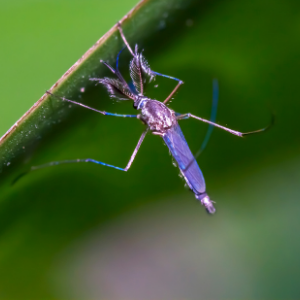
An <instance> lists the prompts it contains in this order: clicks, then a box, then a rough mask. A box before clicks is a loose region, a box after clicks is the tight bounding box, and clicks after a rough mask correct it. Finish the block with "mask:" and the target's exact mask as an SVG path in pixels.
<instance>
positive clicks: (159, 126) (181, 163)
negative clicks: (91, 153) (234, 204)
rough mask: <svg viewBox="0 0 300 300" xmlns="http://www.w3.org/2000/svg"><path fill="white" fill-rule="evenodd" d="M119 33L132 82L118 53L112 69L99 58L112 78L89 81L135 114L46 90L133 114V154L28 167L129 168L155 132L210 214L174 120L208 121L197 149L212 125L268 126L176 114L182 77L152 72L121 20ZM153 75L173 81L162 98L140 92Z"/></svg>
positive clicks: (211, 208) (211, 209)
mask: <svg viewBox="0 0 300 300" xmlns="http://www.w3.org/2000/svg"><path fill="white" fill-rule="evenodd" d="M117 27H118V30H119V33H120V35H121V38H122V40H123V42H124V43H125V45H126V48H127V49H128V50H129V52H130V53H131V55H132V59H131V61H130V64H129V70H130V77H131V79H132V83H133V86H132V85H129V84H128V83H127V82H126V81H125V79H124V78H123V76H122V75H121V73H120V71H119V68H118V64H119V56H120V53H121V51H122V50H121V51H120V52H119V54H118V55H117V59H116V68H115V69H114V68H113V67H112V66H111V65H109V64H108V63H107V62H105V61H103V60H100V62H101V63H102V64H103V65H104V66H106V67H107V68H108V69H109V70H110V71H111V72H112V73H113V74H114V75H115V77H116V78H107V77H105V78H90V80H91V81H95V82H97V83H100V84H102V85H103V86H104V87H105V88H106V89H107V92H108V94H109V96H110V98H114V99H117V100H131V101H133V107H134V108H135V109H136V110H138V111H140V113H139V114H137V115H123V114H114V113H109V112H106V111H100V110H97V109H95V108H92V107H89V106H86V105H84V104H82V103H79V102H75V101H73V100H69V99H66V98H64V97H59V96H57V95H54V94H52V93H51V92H49V91H47V93H48V94H49V95H51V96H53V97H55V98H58V99H60V100H62V101H67V102H70V103H73V104H76V105H80V106H82V107H84V108H87V109H90V110H93V111H95V112H98V113H100V114H102V115H106V116H115V117H127V118H137V119H139V120H141V121H142V122H143V123H144V124H145V125H146V129H145V130H144V132H143V133H142V135H141V137H140V139H139V141H138V143H137V145H136V147H135V149H134V151H133V154H132V155H131V157H130V160H129V162H128V164H127V166H126V167H125V168H120V167H117V166H113V165H109V164H106V163H104V162H101V161H98V160H95V159H91V158H86V159H76V160H64V161H55V162H50V163H47V164H44V165H40V166H34V167H31V170H36V169H40V168H44V167H48V166H53V165H58V164H63V163H78V162H91V163H95V164H100V165H103V166H107V167H111V168H115V169H117V170H121V171H125V172H126V171H128V170H129V168H130V167H131V165H132V162H133V161H134V159H135V157H136V155H137V152H138V150H139V149H140V146H141V144H142V142H143V140H144V138H145V136H146V134H147V133H148V132H151V133H152V134H155V135H158V136H160V137H162V139H163V140H164V142H165V143H166V145H167V146H168V148H169V150H170V152H171V154H172V156H173V157H174V159H175V160H176V162H177V165H178V168H179V170H180V172H181V174H182V176H183V178H184V180H185V181H186V183H187V185H188V187H189V188H190V190H191V191H192V192H193V193H194V194H195V197H196V199H197V200H199V201H200V203H201V204H202V205H203V206H204V207H205V209H206V211H207V212H208V213H209V214H214V213H215V211H216V209H215V207H214V205H213V201H212V200H211V199H210V197H209V196H208V194H207V193H206V186H205V180H204V177H203V174H202V172H201V170H200V168H199V166H198V163H197V161H196V159H195V158H196V157H197V156H198V155H199V152H198V153H197V154H196V155H195V156H194V155H193V154H192V152H191V150H190V148H189V146H188V144H187V142H186V140H185V138H184V135H183V133H182V131H181V129H180V126H179V124H178V121H180V120H185V119H189V118H194V119H196V120H199V121H202V122H205V123H208V124H210V127H209V131H208V133H207V136H206V138H205V140H204V143H203V144H202V147H201V150H203V148H204V147H205V145H206V143H207V140H208V138H209V136H210V134H211V129H212V126H214V127H218V128H221V129H223V130H225V131H228V132H229V133H231V134H234V135H236V136H239V137H243V136H245V135H249V134H253V133H258V132H262V131H265V130H266V129H267V128H268V127H269V126H268V127H266V128H262V129H259V130H255V131H251V132H246V133H242V132H239V131H235V130H232V129H230V128H227V127H224V126H221V125H219V124H216V123H215V122H213V121H214V119H215V117H212V118H211V120H210V121H209V120H206V119H203V118H200V117H197V116H195V115H193V114H191V113H185V114H180V113H176V112H175V111H173V110H172V109H170V108H169V107H167V104H168V102H169V101H170V100H171V98H172V97H173V95H174V94H175V93H176V92H177V90H178V89H179V87H180V86H181V85H182V84H183V81H182V80H180V79H178V78H175V77H172V76H168V75H164V74H161V73H158V72H154V71H153V70H151V69H150V66H149V64H148V62H147V60H146V59H145V58H144V56H143V54H142V52H139V50H138V45H136V46H135V49H134V51H133V50H132V48H131V47H130V45H129V43H128V42H127V40H126V38H125V35H124V33H123V30H122V27H121V24H120V23H118V24H117ZM156 76H162V77H166V78H169V79H172V80H175V81H177V85H176V86H175V88H174V89H173V91H172V92H171V93H170V95H169V96H168V97H167V98H166V99H165V100H164V101H163V102H160V101H157V100H154V99H151V98H148V97H146V96H145V95H144V86H145V84H146V83H148V82H150V81H152V80H153V79H154V78H155V77H156ZM217 93H218V89H217V82H216V81H214V93H213V94H214V96H213V98H214V101H215V102H216V101H217ZM215 114H216V105H215V109H214V108H213V115H215Z"/></svg>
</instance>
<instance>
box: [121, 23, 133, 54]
mask: <svg viewBox="0 0 300 300" xmlns="http://www.w3.org/2000/svg"><path fill="white" fill-rule="evenodd" d="M117 26H118V29H119V32H120V35H121V37H122V40H123V42H124V43H125V45H126V47H127V49H128V50H129V52H130V53H131V54H132V56H135V54H134V52H133V51H132V49H131V47H130V46H129V43H128V42H127V40H126V38H125V35H124V33H123V29H122V26H121V23H120V22H118V24H117Z"/></svg>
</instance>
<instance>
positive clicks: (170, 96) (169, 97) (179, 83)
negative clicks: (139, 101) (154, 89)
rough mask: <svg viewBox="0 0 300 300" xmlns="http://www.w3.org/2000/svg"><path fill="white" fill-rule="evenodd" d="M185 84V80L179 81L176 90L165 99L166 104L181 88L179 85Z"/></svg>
mask: <svg viewBox="0 0 300 300" xmlns="http://www.w3.org/2000/svg"><path fill="white" fill-rule="evenodd" d="M182 84H183V81H179V82H178V83H177V85H176V86H175V88H174V90H173V91H172V92H171V94H170V95H169V96H168V97H167V98H166V100H165V101H164V104H166V103H167V102H168V101H169V100H170V99H171V98H172V96H173V95H174V94H175V93H176V91H177V90H178V89H179V87H180V86H181V85H182Z"/></svg>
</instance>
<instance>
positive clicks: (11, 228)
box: [0, 0, 300, 299]
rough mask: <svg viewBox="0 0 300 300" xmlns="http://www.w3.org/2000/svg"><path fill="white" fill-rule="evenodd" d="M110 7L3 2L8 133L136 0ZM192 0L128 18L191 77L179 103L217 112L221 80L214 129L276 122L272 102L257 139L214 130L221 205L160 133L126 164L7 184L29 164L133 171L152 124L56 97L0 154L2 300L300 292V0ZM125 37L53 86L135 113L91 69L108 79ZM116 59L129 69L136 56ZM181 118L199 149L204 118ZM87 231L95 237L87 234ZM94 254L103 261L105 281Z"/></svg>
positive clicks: (152, 93)
mask: <svg viewBox="0 0 300 300" xmlns="http://www.w3.org/2000/svg"><path fill="white" fill-rule="evenodd" d="M109 2H111V3H108V2H107V1H102V3H101V1H87V2H84V3H83V2H81V1H73V2H71V1H64V2H59V1H57V2H56V1H48V2H41V3H40V2H34V1H32V2H30V1H22V2H19V3H18V2H17V1H16V2H15V3H14V4H13V3H12V4H9V3H3V9H2V10H1V12H0V14H1V19H0V20H1V21H0V24H1V27H2V28H4V29H6V33H3V34H2V36H1V39H2V43H1V44H2V47H1V50H0V53H1V66H2V75H1V76H2V77H1V82H2V99H3V100H2V102H1V104H2V109H1V118H0V119H1V120H0V121H1V123H0V129H1V132H2V133H4V132H5V131H6V130H7V128H9V127H10V126H11V125H12V124H13V123H14V122H15V121H16V120H17V119H18V118H19V117H20V116H21V115H22V114H23V113H24V112H25V111H26V110H27V109H28V108H29V107H30V106H31V105H32V104H33V103H34V101H37V99H38V98H39V97H40V95H42V94H43V92H44V90H46V89H48V88H49V87H50V86H51V85H52V84H54V83H55V81H56V80H57V79H58V78H59V77H60V76H61V74H63V73H64V72H65V71H66V70H67V69H68V68H69V67H70V66H71V65H72V63H74V62H75V61H76V60H77V59H78V58H79V57H80V56H81V55H82V54H83V53H84V52H85V51H86V50H87V49H88V48H89V47H90V46H92V45H93V43H94V42H95V41H96V40H97V39H98V38H99V37H100V36H101V35H102V34H104V33H105V32H106V31H107V30H108V29H109V28H110V27H111V26H113V25H114V24H115V23H116V21H118V20H119V19H121V17H122V16H123V15H124V14H125V13H126V12H128V11H129V9H130V8H131V7H132V6H133V4H134V1H128V0H127V1H109ZM182 3H188V2H186V1H182ZM182 3H181V1H179V0H178V1H175V0H174V1H172V0H170V1H161V0H152V1H149V2H148V3H147V4H146V5H145V7H143V8H141V11H140V12H138V13H137V14H136V15H134V17H133V19H132V20H128V22H127V23H126V24H125V25H124V32H125V34H126V36H127V37H128V39H129V41H130V43H131V45H134V44H135V43H138V44H139V45H140V47H142V48H144V49H145V51H144V55H145V56H146V58H147V59H148V61H149V63H150V66H151V68H152V69H153V70H155V71H158V72H161V73H164V74H168V75H171V76H175V77H179V78H181V79H182V80H183V81H184V82H185V84H184V85H183V86H182V87H181V88H180V91H179V92H178V93H177V94H176V96H175V99H174V100H173V102H172V103H171V105H170V106H171V107H172V108H174V110H176V111H178V112H191V113H193V114H195V115H199V116H201V117H203V118H209V116H210V106H211V89H212V79H213V78H218V80H219V85H220V102H219V108H218V116H217V122H218V123H219V124H222V125H226V126H228V127H230V128H232V129H236V130H240V131H244V132H245V131H251V130H255V129H258V128H261V127H264V126H266V125H267V124H268V123H269V122H270V118H271V112H272V111H274V112H275V114H276V123H275V125H274V126H273V128H272V129H271V130H270V131H268V132H266V133H263V134H259V135H256V136H249V137H246V138H238V137H235V136H231V135H230V134H228V133H226V132H222V131H221V130H218V129H216V130H215V131H214V133H213V136H212V138H211V140H210V142H209V144H208V147H207V149H206V150H205V152H204V153H203V154H202V155H201V157H200V158H199V159H198V162H199V165H200V167H201V169H202V171H203V173H204V176H205V179H206V183H207V190H208V193H209V195H210V197H211V198H212V199H213V200H215V201H216V202H217V203H216V208H217V214H216V215H215V216H213V217H208V216H207V215H206V214H205V211H204V209H203V208H202V207H200V205H199V204H198V203H196V201H195V200H194V196H193V194H192V193H190V192H189V191H187V190H184V187H183V185H184V183H183V182H182V180H181V179H180V178H179V177H178V170H177V169H175V168H174V167H173V166H172V163H171V157H170V156H169V154H168V150H167V148H166V147H164V146H163V145H162V140H161V139H160V138H159V137H157V136H152V135H149V136H147V137H146V139H145V142H144V143H143V145H142V147H141V149H140V152H139V153H138V155H137V157H136V160H135V161H134V163H133V165H132V168H131V169H130V170H129V171H128V172H127V173H125V172H119V171H117V170H114V169H110V168H105V167H103V166H98V165H92V164H86V165H85V164H77V165H76V164H73V165H60V166H57V167H53V168H48V169H43V170H39V171H36V172H32V173H31V174H29V175H27V176H24V177H23V178H22V179H20V180H19V181H18V182H17V183H16V184H15V185H13V186H11V182H12V180H13V179H14V178H16V176H18V175H19V174H21V173H22V172H24V171H26V170H28V168H29V167H30V166H32V165H38V164H43V163H46V162H49V161H54V160H64V159H76V158H87V157H91V158H95V159H99V160H101V161H104V162H106V163H109V164H113V165H117V166H120V167H125V166H126V164H127V162H128V160H129V158H130V155H131V154H132V151H133V149H134V147H135V145H136V143H137V141H138V138H139V136H140V134H141V133H142V131H143V129H144V126H143V124H141V123H140V122H139V121H137V120H134V119H123V118H114V117H104V116H101V115H98V114H97V113H94V112H91V111H87V110H85V109H83V108H71V109H69V106H68V105H66V104H64V103H63V104H62V103H60V102H59V101H57V100H53V99H52V100H51V99H49V100H47V102H46V103H45V107H43V108H41V109H40V110H39V112H38V113H37V114H35V115H33V116H32V117H31V119H28V122H27V123H24V124H23V125H22V126H24V127H22V126H20V127H19V129H18V131H17V132H16V135H15V136H13V137H12V138H11V139H9V140H8V141H7V142H6V144H4V145H3V146H2V147H1V149H0V154H1V167H3V165H4V164H5V165H7V163H10V164H9V166H4V167H3V168H2V169H3V170H2V173H1V189H0V190H1V198H0V201H1V202H0V299H68V298H73V299H87V298H97V299H110V298H111V299H250V298H251V299H297V298H299V284H298V278H299V277H300V274H299V273H300V271H299V270H300V268H299V265H300V262H299V258H298V257H299V255H298V253H299V250H300V249H299V248H300V242H299V238H298V231H299V226H300V221H299V220H300V219H299V213H300V202H299V196H300V188H299V179H300V171H299V167H300V159H299V154H298V152H299V149H300V142H299V117H298V114H299V109H300V101H299V100H298V86H299V84H298V81H299V78H298V77H299V75H298V73H299V67H300V60H299V53H300V18H299V15H300V3H299V2H298V1H296V0H294V1H291V0H290V1H283V0H281V1H280V0H277V1H268V0H263V1H258V0H255V1H246V2H244V1H237V0H232V1H201V2H200V1H199V2H198V1H196V2H194V3H192V4H189V5H188V4H186V5H183V4H182ZM177 4H178V7H177V6H176V5H177ZM117 36H118V34H117V33H116V34H115V35H114V36H112V38H111V40H110V41H108V42H107V44H105V45H104V47H103V48H100V49H99V51H98V52H97V53H95V55H94V56H93V57H91V58H90V60H89V61H87V63H86V64H84V65H83V66H82V67H81V68H80V70H79V71H78V73H77V74H74V75H73V76H72V77H70V78H69V79H68V81H67V82H66V83H64V85H63V86H61V87H60V88H59V89H58V90H57V93H58V94H62V95H64V96H67V97H70V98H72V99H73V100H77V101H82V102H84V103H86V104H88V105H91V106H93V107H95V108H97V109H100V110H101V109H102V110H106V111H109V112H117V113H134V109H133V108H132V103H123V102H114V101H111V100H110V99H109V97H108V96H107V94H106V92H105V91H104V89H103V88H101V87H99V86H97V87H95V86H93V84H89V83H88V80H87V77H86V76H88V75H90V74H92V75H93V76H103V75H104V74H105V75H109V73H108V72H106V70H103V66H102V65H100V63H99V60H100V59H108V60H109V61H110V62H111V63H112V64H113V63H114V59H115V57H116V55H117V52H118V50H119V49H120V48H121V47H122V43H121V41H120V39H115V37H117ZM121 59H122V60H121V66H120V68H121V71H122V73H123V74H124V75H126V76H127V78H128V75H129V74H128V62H129V59H130V56H129V54H128V53H126V52H124V53H122V56H121ZM83 75H84V76H85V77H84V78H83V77H82V76H83ZM155 84H158V87H157V88H154V86H152V87H149V89H148V90H147V95H148V96H149V97H153V98H156V99H159V100H163V99H164V98H166V97H167V95H168V93H170V91H171V90H172V88H173V87H174V86H175V84H176V83H175V82H172V81H170V80H168V79H165V78H157V80H156V82H155ZM81 87H85V89H86V92H84V93H82V94H81V93H80V92H79V90H80V88H81ZM44 116H45V118H44ZM37 122H39V123H37ZM35 125H38V126H37V127H38V128H36V127H35ZM30 126H32V128H33V132H32V134H33V135H32V137H31V136H30V134H31V133H29V131H30ZM181 126H182V130H183V132H184V134H185V136H186V139H187V141H188V142H189V145H190V147H191V149H192V151H194V152H196V151H197V150H198V148H199V147H200V145H201V141H202V139H203V138H204V136H205V132H206V129H207V126H206V125H205V124H201V123H200V122H197V121H196V120H185V121H182V122H181ZM36 129H37V130H36ZM22 131H23V132H22ZM26 134H27V135H28V134H29V136H27V137H26ZM22 143H24V147H25V149H23V148H22V147H23V144H22ZM91 233H93V234H92V239H94V240H96V241H97V243H98V244H97V245H95V243H94V244H93V243H90V242H87V240H86V238H85V237H86V236H89V235H90V234H91ZM98 248H99V251H98ZM103 248H105V249H106V250H103V252H101V251H102V249H103ZM86 249H90V251H94V252H97V253H98V256H95V257H93V256H91V255H89V250H86ZM95 249H96V250H97V251H96V250H95ZM128 249H129V250H130V251H129V250H128ZM145 249H146V251H145ZM126 251H129V252H128V253H132V255H133V256H132V257H133V258H132V257H131V260H130V254H128V253H127V252H126ZM94 252H93V253H94ZM93 259H94V261H95V263H94V265H97V262H99V261H100V262H101V263H99V268H97V272H98V273H97V274H98V275H97V276H96V275H95V272H94V270H92V267H90V266H91V265H93V264H92V263H91V261H93ZM88 260H89V263H85V262H86V261H88ZM115 261H117V262H118V263H117V264H114V262H115ZM128 261H129V262H130V263H128ZM82 262H83V263H82ZM82 264H83V266H82ZM84 266H86V268H85V267H84ZM142 266H144V268H142ZM102 268H103V269H102ZM123 274H124V275H125V276H123ZM137 274H138V275H137ZM121 275H122V276H123V277H122V276H121ZM120 276H121V278H122V280H121V279H120ZM136 276H137V277H138V280H137V281H135V280H134V279H135V278H136ZM121 281H123V282H124V285H125V286H126V288H124V286H122V284H121V283H120V282H121ZM72 295H73V296H72Z"/></svg>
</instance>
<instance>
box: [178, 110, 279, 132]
mask: <svg viewBox="0 0 300 300" xmlns="http://www.w3.org/2000/svg"><path fill="white" fill-rule="evenodd" d="M176 118H177V120H184V119H188V118H194V119H196V120H199V121H202V122H204V123H208V124H210V125H213V126H215V127H218V128H221V129H223V130H226V131H228V132H230V133H231V134H234V135H237V136H241V137H242V136H244V135H250V134H254V133H259V132H263V131H266V130H267V129H269V128H270V126H271V125H273V123H274V116H273V117H272V122H271V124H270V125H268V126H267V127H265V128H261V129H258V130H255V131H250V132H239V131H235V130H232V129H230V128H227V127H225V126H221V125H219V124H217V123H214V122H211V121H208V120H206V119H202V118H200V117H197V116H194V115H192V114H190V113H187V114H183V115H179V116H177V117H176Z"/></svg>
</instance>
